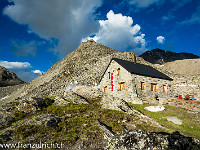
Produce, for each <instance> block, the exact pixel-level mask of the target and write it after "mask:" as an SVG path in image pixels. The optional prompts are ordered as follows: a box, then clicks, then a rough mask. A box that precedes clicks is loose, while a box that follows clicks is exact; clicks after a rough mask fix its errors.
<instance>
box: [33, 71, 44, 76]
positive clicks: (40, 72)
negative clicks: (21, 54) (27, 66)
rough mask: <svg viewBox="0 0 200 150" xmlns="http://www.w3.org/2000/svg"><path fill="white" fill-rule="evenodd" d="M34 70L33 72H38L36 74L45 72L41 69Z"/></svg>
mask: <svg viewBox="0 0 200 150" xmlns="http://www.w3.org/2000/svg"><path fill="white" fill-rule="evenodd" d="M32 72H33V73H36V74H40V75H41V74H42V73H43V72H42V71H40V70H33V71H32Z"/></svg>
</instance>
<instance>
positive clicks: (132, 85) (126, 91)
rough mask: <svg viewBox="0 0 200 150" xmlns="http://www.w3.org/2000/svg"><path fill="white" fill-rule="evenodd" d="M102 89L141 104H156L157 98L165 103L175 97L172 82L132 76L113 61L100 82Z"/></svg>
mask: <svg viewBox="0 0 200 150" xmlns="http://www.w3.org/2000/svg"><path fill="white" fill-rule="evenodd" d="M112 76H113V77H112ZM112 80H113V86H112ZM142 84H145V88H144V89H142ZM153 85H154V89H153ZM164 86H165V87H164ZM155 87H156V89H155ZM100 88H101V89H102V91H104V92H105V93H108V94H111V95H113V96H114V97H118V98H121V99H124V100H125V101H127V102H132V103H141V100H146V101H148V102H151V101H152V102H153V101H154V102H155V100H156V97H158V98H157V100H160V101H162V103H163V102H167V100H168V99H169V97H170V96H171V95H173V94H172V93H173V89H172V86H171V81H170V80H165V79H159V78H153V77H148V76H142V75H136V74H131V73H130V72H129V71H127V70H126V69H125V68H124V67H122V66H121V65H120V64H119V63H117V62H116V61H115V60H111V62H110V64H109V66H108V68H107V69H106V71H105V74H104V75H103V77H102V79H101V82H100ZM163 90H165V91H163Z"/></svg>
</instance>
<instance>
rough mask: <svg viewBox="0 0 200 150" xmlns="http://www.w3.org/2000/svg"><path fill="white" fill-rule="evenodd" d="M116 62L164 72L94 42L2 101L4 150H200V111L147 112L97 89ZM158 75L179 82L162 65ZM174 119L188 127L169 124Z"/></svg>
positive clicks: (0, 125)
mask: <svg viewBox="0 0 200 150" xmlns="http://www.w3.org/2000/svg"><path fill="white" fill-rule="evenodd" d="M113 57H114V58H119V59H124V60H129V61H134V58H135V57H136V60H137V63H141V64H146V65H150V66H152V67H154V68H155V67H158V65H153V64H151V63H149V62H147V61H145V60H144V59H143V58H141V57H138V56H135V54H134V53H130V52H118V51H116V50H113V49H111V48H109V47H106V46H104V45H102V44H100V43H96V42H94V41H93V40H89V41H87V42H83V43H81V44H80V46H79V47H78V48H77V49H76V50H74V51H73V52H71V53H70V54H68V55H67V56H66V57H65V58H63V59H62V60H61V61H59V62H58V63H56V64H55V65H53V66H52V67H51V68H50V69H49V70H48V71H47V72H46V73H45V74H44V75H41V76H39V77H38V78H36V79H35V80H33V81H31V82H29V83H26V84H23V85H22V86H18V87H17V89H16V90H15V91H13V93H11V94H10V93H9V94H8V95H6V94H4V95H3V96H2V97H1V95H0V149H1V148H2V147H1V144H5V143H6V144H9V143H22V145H23V146H24V144H27V143H51V142H52V143H56V144H59V145H58V146H59V147H61V145H60V144H63V147H62V148H63V149H66V150H67V149H69V150H78V149H81V150H82V149H87V150H94V149H112V150H115V149H148V148H150V149H158V150H161V149H167V148H168V149H185V148H187V149H199V148H200V140H199V139H200V136H199V135H200V130H199V129H200V124H199V119H200V112H199V107H200V105H198V104H195V108H196V109H197V111H196V112H193V111H189V110H188V109H182V108H178V107H176V106H170V105H169V104H166V105H165V110H164V111H163V112H147V111H146V110H145V107H146V106H150V104H142V105H141V104H137V105H136V104H132V103H127V102H126V101H125V100H124V99H120V98H119V97H114V96H112V95H109V94H105V93H104V92H102V90H101V89H99V88H98V86H93V85H96V84H98V83H99V81H100V79H101V77H102V75H103V74H104V72H105V69H106V68H107V65H108V64H109V62H110V60H111V59H112V58H113ZM160 67H161V68H160ZM158 70H160V71H161V72H164V73H166V74H168V75H169V76H170V77H172V76H173V77H174V73H170V72H168V71H167V70H165V69H163V68H162V66H160V65H159V67H158ZM154 104H155V105H157V104H158V102H157V101H156V102H155V103H154ZM151 105H152V104H151ZM174 116H176V117H178V118H179V119H181V122H182V123H183V124H182V125H178V124H175V123H174V122H171V121H169V120H167V119H166V118H167V117H172V118H174ZM185 116H188V117H185ZM191 120H192V121H191ZM26 146H27V147H28V148H31V147H30V145H26ZM3 148H4V147H3ZM12 148H16V147H12ZM18 148H19V147H18ZM20 148H21V147H20ZM40 148H41V147H40ZM42 148H44V147H42ZM42 148H41V149H42ZM54 148H55V147H54ZM56 148H58V147H56ZM7 149H9V148H7Z"/></svg>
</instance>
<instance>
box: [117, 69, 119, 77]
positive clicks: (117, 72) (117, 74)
mask: <svg viewBox="0 0 200 150" xmlns="http://www.w3.org/2000/svg"><path fill="white" fill-rule="evenodd" d="M119 75H120V68H118V69H117V76H119Z"/></svg>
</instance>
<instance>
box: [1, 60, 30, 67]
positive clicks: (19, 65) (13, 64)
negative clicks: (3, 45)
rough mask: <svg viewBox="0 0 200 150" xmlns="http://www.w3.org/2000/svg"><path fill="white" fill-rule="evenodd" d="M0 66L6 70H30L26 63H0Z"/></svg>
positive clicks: (28, 64)
mask: <svg viewBox="0 0 200 150" xmlns="http://www.w3.org/2000/svg"><path fill="white" fill-rule="evenodd" d="M0 65H1V66H3V67H5V68H7V69H14V68H18V69H22V68H30V67H31V64H30V63H28V62H8V61H0Z"/></svg>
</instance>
